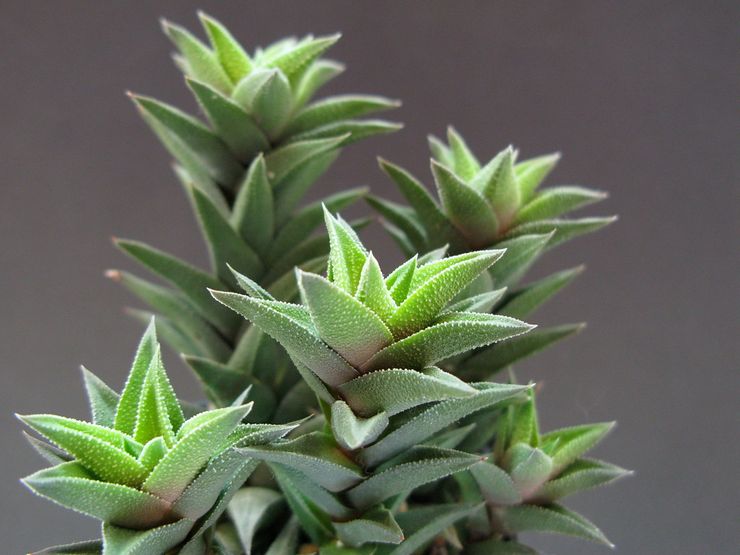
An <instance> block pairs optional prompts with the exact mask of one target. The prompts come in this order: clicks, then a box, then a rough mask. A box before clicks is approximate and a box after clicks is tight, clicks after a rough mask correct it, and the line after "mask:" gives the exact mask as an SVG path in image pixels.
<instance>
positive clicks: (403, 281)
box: [385, 255, 418, 314]
mask: <svg viewBox="0 0 740 555" xmlns="http://www.w3.org/2000/svg"><path fill="white" fill-rule="evenodd" d="M417 265H418V257H417V256H416V255H414V256H413V257H412V258H410V259H409V260H407V261H406V262H404V263H403V264H401V265H400V266H399V267H398V268H396V269H395V270H393V271H392V272H391V273H390V275H389V276H388V277H387V278H385V286H386V287H387V288H388V292H389V293H390V296H391V298H392V299H393V302H394V303H396V304H399V303H402V302H403V301H404V300H405V299H406V297H407V296H408V293H409V289H410V287H411V281H412V280H413V279H414V273H416V268H417ZM394 314H395V311H394Z"/></svg>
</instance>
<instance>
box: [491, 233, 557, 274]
mask: <svg viewBox="0 0 740 555" xmlns="http://www.w3.org/2000/svg"><path fill="white" fill-rule="evenodd" d="M552 236H553V234H552V232H551V230H548V231H547V232H545V233H540V234H531V235H521V236H519V237H515V238H513V239H507V240H505V241H501V242H499V243H496V247H498V248H501V249H506V253H505V254H504V256H503V257H502V258H501V260H499V261H498V263H497V264H496V265H495V266H493V268H491V269H490V270H489V272H490V274H491V277H493V281H494V283H495V284H496V286H497V287H502V286H504V285H511V284H513V283H516V282H517V281H518V280H519V279H521V277H522V276H523V275H524V274H525V273H526V272H527V270H529V268H530V267H531V266H532V264H534V262H535V261H536V260H537V258H538V257H539V256H540V255H541V254H542V251H543V250H544V248H545V246H546V245H550V246H551V244H552V242H551V240H552Z"/></svg>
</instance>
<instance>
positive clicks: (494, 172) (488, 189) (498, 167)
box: [470, 147, 521, 229]
mask: <svg viewBox="0 0 740 555" xmlns="http://www.w3.org/2000/svg"><path fill="white" fill-rule="evenodd" d="M513 164H514V150H513V149H512V147H509V148H507V149H505V150H503V151H502V152H500V153H499V154H498V155H496V157H495V158H494V159H493V160H491V161H490V162H489V163H488V164H486V167H485V168H483V169H482V170H481V171H480V173H479V174H478V175H476V176H475V179H474V180H473V181H472V182H471V183H470V186H471V187H473V188H474V189H476V190H477V191H478V192H479V193H480V194H481V195H482V196H483V197H484V198H485V199H487V200H488V202H489V203H490V205H491V206H492V207H493V210H494V211H495V212H496V217H497V218H498V222H499V228H500V229H506V228H507V227H509V224H510V223H511V222H512V220H513V219H514V216H515V214H516V211H517V209H518V208H519V205H520V203H521V195H520V190H519V184H518V183H517V180H516V174H515V172H514V165H513Z"/></svg>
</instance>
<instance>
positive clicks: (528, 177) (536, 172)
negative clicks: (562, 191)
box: [514, 153, 560, 202]
mask: <svg viewBox="0 0 740 555" xmlns="http://www.w3.org/2000/svg"><path fill="white" fill-rule="evenodd" d="M559 160H560V154H559V153H555V154H547V155H545V156H539V157H537V158H531V159H529V160H525V161H523V162H520V163H518V164H517V165H516V166H514V171H515V173H516V178H517V181H518V182H519V190H520V191H521V197H522V200H523V201H525V202H526V201H528V200H529V199H530V198H532V195H533V194H534V192H535V190H537V187H539V186H540V184H541V183H542V182H543V181H544V180H545V178H546V177H547V176H548V175H549V173H550V172H551V171H552V170H553V168H554V167H555V165H556V164H557V163H558V161H559Z"/></svg>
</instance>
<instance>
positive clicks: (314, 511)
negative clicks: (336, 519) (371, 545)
mask: <svg viewBox="0 0 740 555" xmlns="http://www.w3.org/2000/svg"><path fill="white" fill-rule="evenodd" d="M271 468H272V471H273V474H274V476H275V479H276V480H277V483H278V485H279V486H280V490H281V491H282V493H283V495H284V496H285V500H286V501H287V503H288V506H289V507H290V510H291V512H292V513H293V516H294V518H296V519H297V520H298V521H299V522H300V524H301V528H303V531H304V532H305V533H306V534H307V535H308V537H309V538H311V541H312V542H313V543H314V544H317V545H320V544H323V543H324V542H325V541H327V540H329V539H330V538H332V537H333V536H334V535H335V534H334V530H333V529H332V526H331V521H330V519H329V517H328V516H327V514H325V513H324V512H323V511H322V510H321V509H320V508H318V507H317V505H316V504H315V503H314V499H315V498H314V497H313V496H312V495H307V494H304V493H303V491H302V490H300V489H298V486H299V485H305V484H307V483H311V484H312V485H313V487H314V488H316V489H320V490H321V491H324V492H326V490H324V489H323V488H321V487H320V486H317V485H316V484H313V483H312V482H311V480H309V479H308V478H306V477H305V475H303V474H301V473H299V472H296V471H293V470H292V469H288V468H287V467H284V466H282V465H277V464H274V463H273V464H272V467H271ZM288 470H290V471H291V472H294V473H295V474H296V475H297V478H296V476H290V475H289V474H287V473H286V471H288ZM326 494H327V495H332V494H330V493H328V492H326ZM348 515H349V513H348V514H347V515H345V516H348ZM293 553H294V552H291V553H290V555H293Z"/></svg>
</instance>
